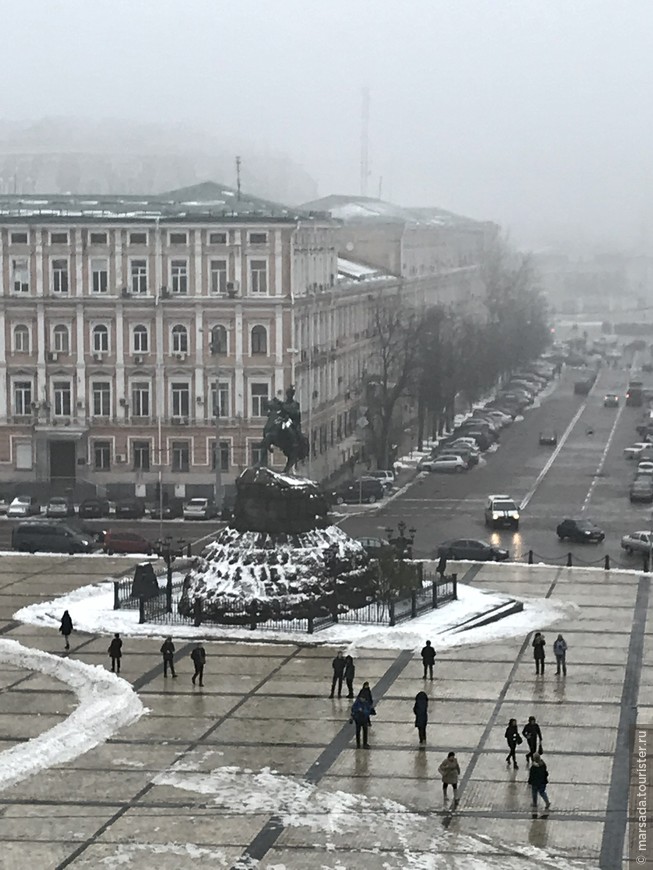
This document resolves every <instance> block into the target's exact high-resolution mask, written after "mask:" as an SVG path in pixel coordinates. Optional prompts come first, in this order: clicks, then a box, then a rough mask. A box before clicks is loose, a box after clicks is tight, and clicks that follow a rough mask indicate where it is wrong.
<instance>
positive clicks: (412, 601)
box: [410, 589, 417, 619]
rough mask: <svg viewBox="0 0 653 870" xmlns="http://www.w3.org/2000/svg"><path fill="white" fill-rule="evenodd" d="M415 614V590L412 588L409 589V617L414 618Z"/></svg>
mask: <svg viewBox="0 0 653 870" xmlns="http://www.w3.org/2000/svg"><path fill="white" fill-rule="evenodd" d="M416 616H417V592H415V590H414V589H411V591H410V618H411V619H415V617H416Z"/></svg>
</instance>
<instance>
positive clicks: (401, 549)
mask: <svg viewBox="0 0 653 870" xmlns="http://www.w3.org/2000/svg"><path fill="white" fill-rule="evenodd" d="M385 533H386V535H387V536H388V543H389V544H390V545H391V546H392V547H393V548H394V551H395V554H396V556H397V559H412V558H413V542H414V540H415V535H416V534H417V529H408V534H406V523H405V522H404V521H403V520H400V521H399V522H398V523H397V534H396V535H395V533H394V530H393V529H391V528H390V529H386V530H385Z"/></svg>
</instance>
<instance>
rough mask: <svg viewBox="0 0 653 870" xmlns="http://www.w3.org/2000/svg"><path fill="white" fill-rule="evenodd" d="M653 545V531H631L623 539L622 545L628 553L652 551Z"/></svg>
mask: <svg viewBox="0 0 653 870" xmlns="http://www.w3.org/2000/svg"><path fill="white" fill-rule="evenodd" d="M652 546H653V532H650V531H641V532H630V533H629V534H627V535H624V536H623V538H622V539H621V547H622V549H623V550H625V551H626V552H627V553H628V555H632V553H650V552H651V547H652Z"/></svg>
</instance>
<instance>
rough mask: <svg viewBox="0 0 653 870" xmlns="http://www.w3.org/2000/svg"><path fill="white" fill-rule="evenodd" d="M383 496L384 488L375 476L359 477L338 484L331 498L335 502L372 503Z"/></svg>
mask: <svg viewBox="0 0 653 870" xmlns="http://www.w3.org/2000/svg"><path fill="white" fill-rule="evenodd" d="M384 496H385V488H384V486H383V484H382V483H381V481H380V480H378V479H377V478H376V477H360V478H359V479H358V480H350V481H348V482H347V483H343V484H342V485H341V486H339V487H338V488H337V489H336V491H335V493H334V495H333V500H334V501H335V503H336V504H344V503H347V504H364V503H367V504H374V502H377V501H380V500H381V499H382V498H383V497H384Z"/></svg>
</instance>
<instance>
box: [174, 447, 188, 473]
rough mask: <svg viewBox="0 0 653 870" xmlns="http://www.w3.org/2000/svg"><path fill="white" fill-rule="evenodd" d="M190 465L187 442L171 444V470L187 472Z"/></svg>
mask: <svg viewBox="0 0 653 870" xmlns="http://www.w3.org/2000/svg"><path fill="white" fill-rule="evenodd" d="M189 465H190V445H189V442H188V441H173V442H172V470H173V471H188V467H189Z"/></svg>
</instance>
